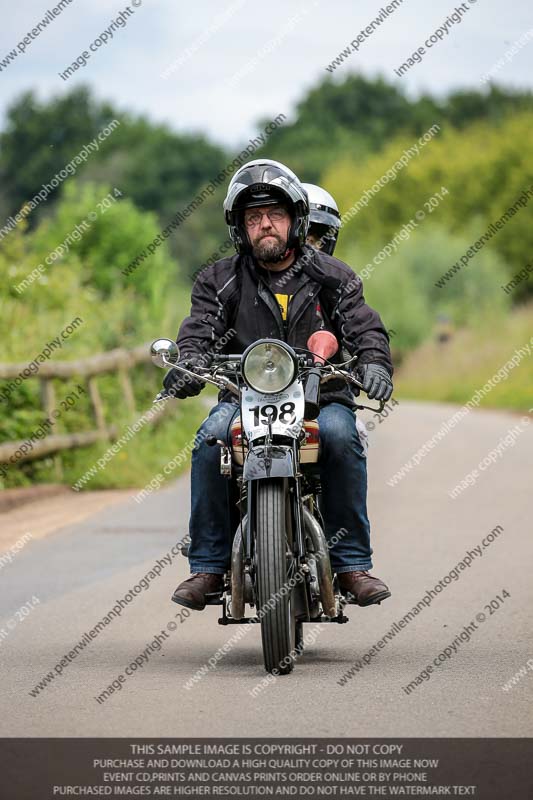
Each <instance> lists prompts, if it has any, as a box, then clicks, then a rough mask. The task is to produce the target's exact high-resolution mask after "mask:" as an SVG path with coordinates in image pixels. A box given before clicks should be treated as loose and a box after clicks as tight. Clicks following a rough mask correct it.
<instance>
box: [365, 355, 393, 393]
mask: <svg viewBox="0 0 533 800" xmlns="http://www.w3.org/2000/svg"><path fill="white" fill-rule="evenodd" d="M357 378H358V379H359V380H360V381H361V383H362V384H363V389H364V390H365V392H366V393H367V395H368V399H369V400H379V401H381V400H383V401H384V402H387V400H388V399H389V398H390V396H391V394H392V389H393V386H392V380H391V376H390V375H389V371H388V370H387V369H385V367H383V366H382V365H381V364H361V365H360V366H359V368H358V369H357Z"/></svg>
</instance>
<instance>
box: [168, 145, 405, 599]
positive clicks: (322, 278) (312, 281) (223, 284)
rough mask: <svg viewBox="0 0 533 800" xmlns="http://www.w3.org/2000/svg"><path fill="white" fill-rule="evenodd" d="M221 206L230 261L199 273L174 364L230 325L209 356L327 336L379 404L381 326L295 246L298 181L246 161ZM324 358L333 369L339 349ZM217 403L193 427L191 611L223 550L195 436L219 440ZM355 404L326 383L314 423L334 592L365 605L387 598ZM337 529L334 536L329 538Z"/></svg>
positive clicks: (355, 289) (334, 273) (215, 459)
mask: <svg viewBox="0 0 533 800" xmlns="http://www.w3.org/2000/svg"><path fill="white" fill-rule="evenodd" d="M224 211H225V218H226V222H227V224H228V226H229V232H230V236H231V239H232V241H233V243H234V245H235V248H236V250H237V254H236V255H234V256H231V257H229V258H223V259H221V260H219V261H217V262H215V263H214V264H213V265H211V266H209V267H206V268H205V269H204V270H202V272H201V273H200V274H199V276H198V277H197V279H196V281H195V283H194V286H193V290H192V306H191V313H190V316H189V317H187V318H186V319H184V320H183V322H182V323H181V325H180V329H179V333H178V336H177V340H176V341H177V344H178V346H179V348H180V361H179V363H180V365H183V366H186V367H188V368H189V369H192V370H194V368H195V367H198V365H202V366H205V365H206V363H208V361H209V356H210V352H213V350H214V349H215V348H216V346H217V341H218V340H220V339H221V337H222V336H224V334H227V332H228V331H229V330H231V331H233V337H232V338H231V339H230V341H229V342H227V341H226V343H225V344H224V346H223V348H222V349H221V350H219V352H228V353H242V352H243V351H244V349H245V348H246V347H247V346H248V345H250V344H251V343H252V342H255V341H257V339H260V338H264V337H274V338H278V339H282V340H284V341H286V342H287V343H288V344H289V345H291V346H292V347H294V348H305V347H306V344H307V340H308V338H309V336H310V335H311V333H313V332H315V331H317V330H328V331H331V332H332V333H334V334H335V335H336V336H337V339H338V340H339V344H340V345H342V346H343V347H344V348H346V350H348V352H349V353H350V354H357V355H358V357H359V358H358V362H357V368H356V376H357V377H358V378H359V379H360V380H361V383H362V384H363V386H364V389H365V391H366V392H367V394H368V397H369V398H370V399H377V400H381V399H383V400H388V399H389V397H390V395H391V394H392V382H391V375H392V363H391V357H390V350H389V344H388V335H387V332H386V329H385V327H384V325H383V323H382V321H381V319H380V317H379V315H378V313H377V312H376V311H374V310H373V309H371V308H370V307H369V306H368V305H367V304H366V303H365V302H364V298H363V294H362V282H361V280H360V279H359V278H358V277H357V276H355V274H354V272H353V271H352V269H351V268H350V267H348V266H347V265H346V264H344V263H343V262H341V261H339V260H338V259H336V258H334V257H333V256H329V255H327V254H326V253H325V252H320V251H317V250H315V249H313V248H312V247H310V246H309V245H307V244H305V237H306V234H307V228H308V221H309V204H308V198H307V193H306V191H305V189H304V188H303V186H302V184H301V183H300V181H299V179H298V178H297V177H296V175H295V174H294V173H293V172H292V171H291V170H290V169H289V168H288V167H286V166H284V165H283V164H280V163H279V162H276V161H271V160H269V159H258V160H254V161H250V162H248V163H247V164H244V165H243V166H242V167H240V168H239V169H238V170H237V172H236V173H235V175H234V176H233V178H232V179H231V181H230V184H229V187H228V192H227V196H226V199H225V201H224ZM277 290H279V291H277ZM226 339H227V337H226ZM331 361H332V362H333V363H339V362H340V361H341V356H340V353H339V354H336V355H335V356H333V357H332V358H331ZM163 384H164V387H165V389H166V390H167V391H168V392H169V393H170V394H173V395H174V396H176V397H179V398H185V397H191V396H194V395H197V394H199V392H200V391H201V390H202V389H203V388H204V386H205V382H203V381H202V380H201V379H194V378H190V379H189V376H187V378H184V377H183V373H180V372H179V370H176V369H172V370H170V371H169V372H168V373H167V375H166V376H165V379H164V381H163ZM218 401H219V402H218V403H217V405H216V406H214V407H213V408H212V409H211V411H210V413H209V415H208V417H207V418H206V419H205V420H204V422H203V423H202V425H201V426H200V429H199V431H198V433H197V436H196V439H195V446H194V448H193V451H192V458H191V516H190V522H189V535H190V541H191V543H190V546H189V563H190V569H191V576H190V577H189V578H187V579H186V580H185V581H183V582H182V583H180V585H179V586H178V587H177V588H176V590H175V592H174V594H173V597H172V599H173V600H174V601H175V602H176V603H180V604H181V605H185V606H187V607H189V608H192V609H196V610H202V609H203V608H205V604H206V599H208V597H209V595H213V594H216V593H217V592H220V591H221V590H222V588H223V574H224V573H225V572H226V570H227V568H228V566H229V560H230V551H231V537H232V531H231V529H230V524H229V514H228V513H227V486H228V483H229V482H228V480H227V479H226V478H224V477H223V476H222V475H221V474H220V468H219V465H220V462H219V450H218V448H216V447H210V446H208V445H207V443H206V441H205V440H206V437H207V436H208V435H214V436H216V437H217V438H218V439H222V440H224V441H228V438H229V429H230V427H231V423H232V421H233V419H234V417H235V416H236V414H238V412H239V406H238V405H237V404H236V402H235V399H234V397H233V396H232V395H231V394H230V393H229V392H225V391H224V390H221V391H220V392H219V396H218ZM354 406H355V400H354V395H353V392H352V390H351V389H350V388H349V387H348V385H347V384H346V382H345V381H343V380H340V379H338V380H333V381H331V382H329V383H326V384H325V385H324V387H323V390H322V392H321V398H320V414H319V417H318V423H319V435H320V452H321V455H320V463H319V466H320V476H321V485H322V503H323V506H322V508H323V513H324V519H325V534H326V538H327V539H328V540H330V539H332V537H333V536H335V535H336V543H335V545H334V546H333V547H332V548H331V550H330V559H331V564H332V569H333V571H334V572H336V573H337V576H338V581H339V586H340V588H341V591H343V593H346V594H350V595H351V597H352V599H353V600H354V602H357V603H358V604H359V605H361V606H366V605H371V604H373V603H379V602H381V601H382V600H384V599H385V598H387V597H390V591H389V589H388V587H387V586H386V585H385V584H384V583H383V581H381V580H380V579H379V578H376V577H374V576H372V575H370V574H369V572H368V570H369V569H371V568H372V560H371V554H372V548H371V546H370V524H369V521H368V515H367V510H366V492H367V474H366V458H365V454H364V452H363V448H362V445H361V441H360V438H359V435H358V433H357V428H356V418H355V414H354V413H353V408H354ZM339 531H343V533H344V535H342V536H341V537H339V536H338V534H339Z"/></svg>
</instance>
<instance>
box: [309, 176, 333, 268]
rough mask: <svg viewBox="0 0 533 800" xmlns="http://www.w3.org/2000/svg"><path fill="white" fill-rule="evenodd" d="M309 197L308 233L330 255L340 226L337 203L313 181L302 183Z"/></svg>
mask: <svg viewBox="0 0 533 800" xmlns="http://www.w3.org/2000/svg"><path fill="white" fill-rule="evenodd" d="M303 187H304V189H305V190H306V192H307V196H308V197H309V233H314V234H315V235H316V236H317V238H319V239H320V240H321V245H322V246H321V248H320V249H321V250H322V251H323V252H324V253H327V254H328V255H330V256H332V255H333V251H334V250H335V245H336V244H337V237H338V235H339V230H340V227H341V215H340V214H339V209H338V208H337V203H336V202H335V200H334V199H333V197H332V196H331V195H330V193H329V192H326V190H325V189H322V187H321V186H316V185H315V184H314V183H304V184H303Z"/></svg>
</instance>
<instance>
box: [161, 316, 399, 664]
mask: <svg viewBox="0 0 533 800" xmlns="http://www.w3.org/2000/svg"><path fill="white" fill-rule="evenodd" d="M302 349H303V348H299V350H302ZM337 350H338V342H337V339H336V337H335V336H334V335H333V334H332V333H329V332H328V331H317V332H316V333H314V334H312V336H311V337H310V338H309V340H308V342H307V350H306V351H305V352H303V353H296V351H295V350H294V349H293V348H292V347H290V346H289V345H288V344H287V343H286V342H283V341H280V340H277V339H259V340H258V341H256V342H254V343H253V344H251V345H250V346H249V347H248V348H247V349H246V350H245V351H244V353H242V355H241V354H238V355H231V354H216V355H213V356H212V357H211V358H212V361H211V365H210V367H208V368H207V367H205V368H204V367H198V368H197V369H196V371H195V372H191V371H190V370H188V369H186V368H185V367H181V366H179V367H178V369H180V370H181V371H182V372H183V373H184V374H190V375H194V377H201V378H202V380H204V381H205V382H206V383H210V384H213V385H214V386H217V387H218V388H219V389H226V390H229V391H230V392H232V393H233V394H234V395H235V396H236V397H237V398H238V399H239V404H240V416H238V417H236V419H235V421H234V422H233V424H232V426H231V441H228V442H224V441H221V440H217V439H216V438H215V437H214V436H212V437H207V438H206V440H205V441H206V444H208V445H211V446H216V445H219V446H220V470H221V474H223V475H224V476H226V477H227V478H228V480H229V481H230V491H229V493H228V501H229V502H228V505H229V507H228V513H229V514H230V515H231V520H232V527H231V529H232V530H234V531H235V533H234V536H233V544H232V550H231V567H230V569H229V572H228V573H227V574H226V576H225V579H224V589H223V591H222V593H219V594H216V595H213V596H211V597H210V598H209V599H208V603H209V604H221V605H222V616H221V618H220V619H219V620H218V621H219V623H220V624H221V625H230V624H242V623H260V625H261V639H262V647H263V658H264V665H265V669H266V671H267V672H270V673H272V672H274V673H275V674H287V673H289V672H291V671H292V669H293V667H294V663H295V659H296V658H297V657H298V656H299V655H300V654H301V652H302V651H303V623H305V622H315V623H316V622H328V623H339V624H342V623H345V622H348V618H347V617H346V616H345V615H344V608H345V605H346V602H349V598H346V597H344V596H343V595H342V593H341V592H340V590H339V586H338V582H337V579H336V577H335V578H334V577H333V574H332V569H331V564H330V559H329V550H328V543H327V541H326V537H325V534H324V523H323V519H322V515H321V513H320V491H321V490H320V474H319V468H318V460H319V428H318V423H317V422H316V418H317V417H318V414H319V410H320V409H319V393H320V384H321V383H324V382H325V381H327V380H331V379H333V378H343V379H344V380H346V381H348V382H350V383H352V384H354V385H355V386H357V387H358V388H359V389H362V388H363V387H362V384H361V383H360V382H359V381H358V380H357V379H356V378H355V377H354V376H353V375H352V374H351V373H350V372H349V371H348V369H347V368H348V367H350V366H351V365H352V364H353V363H354V362H355V360H356V358H357V357H356V356H354V357H352V358H350V359H348V360H347V361H344V362H342V363H341V364H335V365H334V364H331V363H330V362H329V361H328V359H330V358H331V357H332V356H333V355H334V354H335V353H336V352H337ZM151 356H152V360H153V362H154V364H156V365H157V366H159V367H162V368H165V369H166V368H169V367H170V368H172V367H176V366H177V362H178V359H179V349H178V346H177V344H176V343H175V342H173V341H172V340H171V339H157V340H156V341H155V342H153V344H152V346H151ZM168 398H169V395H168V394H167V393H166V392H165V391H162V392H160V393H159V394H158V395H157V397H156V398H155V401H154V402H160V401H162V400H167V399H168ZM357 408H369V409H371V410H373V411H378V412H379V413H381V412H382V411H383V408H384V403H380V405H379V406H378V407H372V406H366V405H358V406H357ZM183 552H184V555H185V554H186V552H187V551H186V548H185V549H184V551H183ZM247 605H248V606H251V607H252V608H255V609H256V610H257V611H256V614H255V616H251V617H250V616H248V617H247V616H246V606H247Z"/></svg>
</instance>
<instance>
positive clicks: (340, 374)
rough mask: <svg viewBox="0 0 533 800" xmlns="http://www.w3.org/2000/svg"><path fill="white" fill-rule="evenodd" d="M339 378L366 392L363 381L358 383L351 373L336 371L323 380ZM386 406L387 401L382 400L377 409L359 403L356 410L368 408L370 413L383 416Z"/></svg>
mask: <svg viewBox="0 0 533 800" xmlns="http://www.w3.org/2000/svg"><path fill="white" fill-rule="evenodd" d="M338 377H341V378H344V379H345V380H347V381H349V382H350V383H353V384H354V385H355V386H357V387H358V388H359V389H362V390H363V392H364V391H365V390H364V387H363V384H362V383H361V381H358V380H357V378H354V377H353V375H350V373H349V372H344V370H341V369H334V370H333V372H331V373H330V374H329V375H326V376H325V377H324V378H323V379H322V381H323V382H326V381H328V380H332V379H333V378H338ZM322 381H321V382H322ZM385 406H386V401H385V400H380V401H379V406H377V407H376V406H366V405H364V404H363V403H357V404H356V408H366V409H368V411H375V412H376V413H378V414H382V413H383V409H384V408H385Z"/></svg>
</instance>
